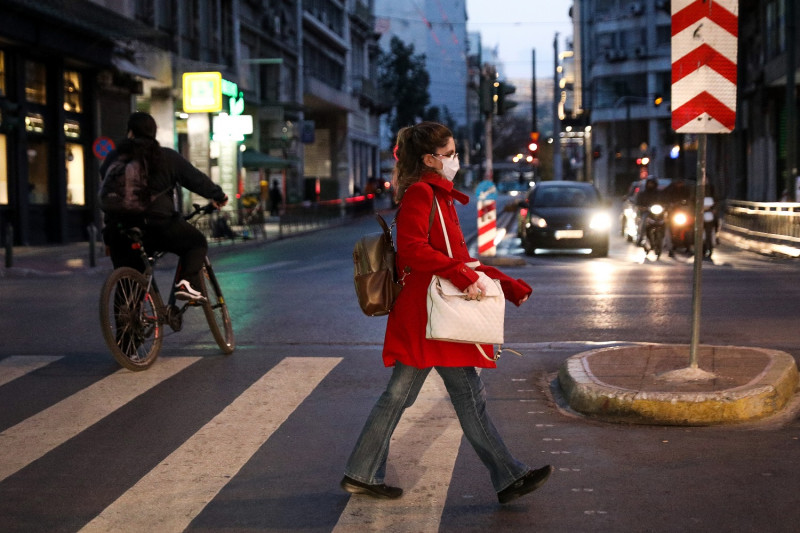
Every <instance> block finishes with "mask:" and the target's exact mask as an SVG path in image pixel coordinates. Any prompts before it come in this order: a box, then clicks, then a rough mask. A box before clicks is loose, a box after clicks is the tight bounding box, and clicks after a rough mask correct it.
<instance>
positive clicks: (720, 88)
mask: <svg viewBox="0 0 800 533" xmlns="http://www.w3.org/2000/svg"><path fill="white" fill-rule="evenodd" d="M671 5H672V43H671V45H672V129H674V130H675V131H676V132H678V133H693V134H698V135H699V139H698V141H699V142H698V154H697V192H696V195H695V219H694V220H695V222H694V224H695V226H694V283H693V285H694V287H693V292H692V340H691V345H690V349H689V357H690V361H689V366H690V368H692V369H697V368H698V363H697V358H698V354H697V347H698V344H699V339H700V287H701V277H702V261H703V255H704V254H703V199H704V196H705V190H706V144H707V137H706V135H707V134H709V133H712V134H713V133H716V134H720V133H730V132H731V131H733V128H734V126H735V123H736V60H737V57H736V56H737V54H736V52H737V45H738V27H739V24H738V17H739V15H738V14H739V3H738V0H672V4H671Z"/></svg>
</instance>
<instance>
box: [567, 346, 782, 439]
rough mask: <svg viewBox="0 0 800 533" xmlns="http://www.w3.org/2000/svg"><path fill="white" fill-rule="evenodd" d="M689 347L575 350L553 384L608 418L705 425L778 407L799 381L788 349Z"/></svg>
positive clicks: (582, 408) (580, 407)
mask: <svg viewBox="0 0 800 533" xmlns="http://www.w3.org/2000/svg"><path fill="white" fill-rule="evenodd" d="M689 361H690V358H689V345H686V344H652V345H634V346H617V347H613V348H601V349H597V350H591V351H588V352H583V353H579V354H576V355H573V356H572V357H570V358H569V359H567V360H566V361H565V362H564V364H563V365H562V367H561V369H560V370H559V374H558V381H559V384H560V386H561V389H562V391H563V393H564V397H565V399H566V401H567V402H568V403H569V406H570V407H571V408H572V409H574V410H575V411H578V412H580V413H583V414H585V415H588V416H590V417H592V418H598V419H601V420H605V421H609V422H621V423H636V424H657V425H682V426H707V425H714V424H733V423H738V422H746V421H752V420H758V419H760V418H764V417H767V416H770V415H773V414H776V413H777V412H778V411H780V410H781V409H783V407H784V406H786V404H787V403H788V402H789V400H790V399H791V397H792V395H793V394H794V393H795V389H796V388H797V384H798V371H797V365H796V364H795V361H794V358H792V356H791V355H789V354H787V353H786V352H781V351H778V350H768V349H763V348H751V347H741V346H704V345H701V346H699V347H698V350H697V362H698V368H690V367H689Z"/></svg>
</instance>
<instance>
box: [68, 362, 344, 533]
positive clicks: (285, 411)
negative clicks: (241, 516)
mask: <svg viewBox="0 0 800 533" xmlns="http://www.w3.org/2000/svg"><path fill="white" fill-rule="evenodd" d="M341 360H342V359H341V358H335V357H289V358H286V359H283V360H282V361H281V362H280V363H279V364H278V365H277V366H275V367H274V368H273V369H272V370H270V371H269V372H267V373H266V374H264V375H263V376H261V378H260V379H259V380H258V381H256V382H255V383H254V384H253V385H251V386H250V387H249V388H248V389H247V390H246V391H244V392H243V393H242V394H241V395H240V396H239V397H238V398H236V400H234V401H233V402H232V403H231V404H229V405H228V406H227V407H226V408H225V409H224V410H223V411H222V412H220V413H219V414H218V415H217V416H215V417H214V418H213V419H212V420H211V421H210V422H208V423H207V424H206V425H205V426H203V427H202V428H201V429H200V430H199V431H198V432H197V433H195V434H194V435H193V436H192V437H191V438H190V439H189V440H187V441H186V442H184V443H183V445H181V447H180V448H178V449H177V450H175V451H174V452H173V453H172V454H170V455H169V457H167V458H166V459H164V460H163V461H162V462H161V464H159V465H158V466H156V467H155V468H153V469H152V470H151V471H150V472H149V473H148V474H147V475H146V476H144V477H143V478H142V479H140V480H139V481H138V482H137V483H136V484H135V485H134V486H133V487H131V488H130V489H129V490H128V491H127V492H125V493H124V494H123V495H122V496H120V497H119V498H117V500H116V501H115V502H114V503H112V504H111V505H109V506H108V507H107V508H106V509H105V510H103V512H101V513H100V514H99V515H98V516H97V517H95V518H94V520H92V521H91V522H89V523H88V524H87V525H86V526H85V527H84V528H83V529H81V531H82V532H95V531H109V532H111V531H114V532H116V531H158V532H159V533H167V532H171V531H175V532H180V531H183V530H184V529H186V527H187V526H189V524H190V523H191V521H192V520H193V519H194V518H195V517H196V516H197V515H198V514H199V513H200V512H201V511H202V510H203V509H204V508H205V506H206V505H208V503H209V502H211V501H212V500H213V499H214V497H215V496H216V495H217V494H218V493H219V491H220V490H222V488H223V487H224V486H225V485H226V484H227V483H228V482H229V481H230V480H231V478H233V477H234V476H235V475H236V474H237V472H239V470H240V469H241V468H242V466H244V464H245V463H246V462H247V461H248V460H249V459H250V457H252V456H253V454H254V453H256V452H257V451H258V449H259V448H260V447H261V446H262V445H263V444H264V442H266V441H267V439H269V438H270V436H271V435H272V433H273V432H275V430H276V429H278V427H280V425H281V424H283V422H284V421H286V419H287V418H289V416H290V415H291V414H292V413H293V412H294V410H295V409H296V408H297V407H298V406H299V405H300V404H301V403H302V402H303V400H305V399H306V397H308V395H309V394H311V392H312V391H313V390H314V388H315V387H316V386H317V385H318V384H319V383H320V381H322V379H323V378H324V377H325V376H326V375H328V373H329V372H330V371H331V370H332V369H333V368H334V367H335V366H336V365H337V364H339V362H340V361H341Z"/></svg>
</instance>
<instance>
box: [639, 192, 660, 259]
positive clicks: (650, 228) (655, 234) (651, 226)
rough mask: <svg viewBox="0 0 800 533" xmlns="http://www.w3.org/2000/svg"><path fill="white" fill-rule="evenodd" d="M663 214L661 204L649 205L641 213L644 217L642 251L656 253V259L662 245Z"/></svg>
mask: <svg viewBox="0 0 800 533" xmlns="http://www.w3.org/2000/svg"><path fill="white" fill-rule="evenodd" d="M665 215H666V212H665V210H664V206H663V205H661V204H653V205H651V206H650V208H649V209H648V210H647V211H646V212H645V213H644V214H643V215H642V216H644V217H645V223H644V232H645V240H644V242H643V246H644V251H645V254H648V253H650V251H651V250H652V251H653V252H655V254H656V259H658V258H659V257H661V251H662V249H663V246H664V232H665V231H666V223H665V222H666V221H665V219H664V217H665Z"/></svg>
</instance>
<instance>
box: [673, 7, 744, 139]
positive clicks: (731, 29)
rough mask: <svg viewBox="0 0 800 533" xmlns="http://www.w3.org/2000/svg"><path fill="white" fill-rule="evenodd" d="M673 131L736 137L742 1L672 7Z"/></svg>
mask: <svg viewBox="0 0 800 533" xmlns="http://www.w3.org/2000/svg"><path fill="white" fill-rule="evenodd" d="M671 5H672V43H671V44H672V129H674V130H675V131H676V132H678V133H730V132H731V131H732V130H733V128H734V126H735V123H736V51H737V46H738V38H739V31H738V26H739V23H738V19H739V15H738V13H739V2H738V0H673V1H672V4H671Z"/></svg>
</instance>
